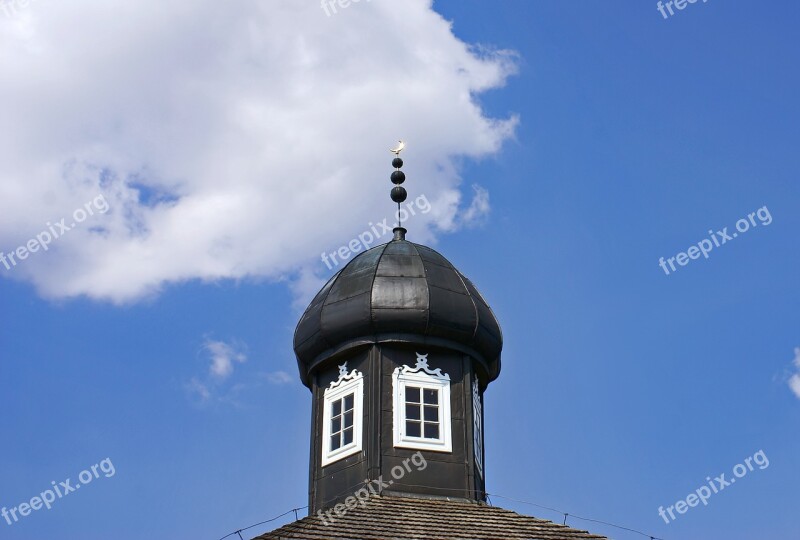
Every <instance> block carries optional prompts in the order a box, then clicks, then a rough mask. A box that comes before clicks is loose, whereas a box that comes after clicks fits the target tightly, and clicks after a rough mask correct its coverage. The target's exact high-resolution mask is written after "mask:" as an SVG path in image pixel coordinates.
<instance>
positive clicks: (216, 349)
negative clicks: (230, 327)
mask: <svg viewBox="0 0 800 540" xmlns="http://www.w3.org/2000/svg"><path fill="white" fill-rule="evenodd" d="M203 348H204V349H205V350H206V351H207V352H208V353H209V355H210V357H211V365H210V367H209V375H210V376H211V377H214V378H215V379H218V380H220V381H224V380H225V379H227V378H228V377H230V376H231V374H232V373H233V366H234V363H235V362H239V363H244V362H246V361H247V355H246V354H244V353H243V352H241V351H239V350H238V349H237V348H236V346H234V345H229V344H227V343H225V342H224V341H212V340H206V342H205V344H204V345H203Z"/></svg>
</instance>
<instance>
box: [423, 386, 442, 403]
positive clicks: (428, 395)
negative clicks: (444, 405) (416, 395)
mask: <svg viewBox="0 0 800 540" xmlns="http://www.w3.org/2000/svg"><path fill="white" fill-rule="evenodd" d="M425 403H428V404H430V405H438V404H439V391H438V390H428V389H427V388H426V389H425Z"/></svg>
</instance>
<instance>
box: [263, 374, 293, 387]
mask: <svg viewBox="0 0 800 540" xmlns="http://www.w3.org/2000/svg"><path fill="white" fill-rule="evenodd" d="M264 376H265V377H266V379H267V381H269V382H270V383H271V384H288V383H290V382H292V381H293V380H294V378H293V377H292V376H291V375H289V374H288V373H286V372H285V371H273V372H270V373H265V374H264Z"/></svg>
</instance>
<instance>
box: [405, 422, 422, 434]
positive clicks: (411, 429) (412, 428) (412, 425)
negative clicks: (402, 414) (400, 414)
mask: <svg viewBox="0 0 800 540" xmlns="http://www.w3.org/2000/svg"><path fill="white" fill-rule="evenodd" d="M406 435H408V436H409V437H420V436H421V435H422V433H421V431H420V424H419V422H406Z"/></svg>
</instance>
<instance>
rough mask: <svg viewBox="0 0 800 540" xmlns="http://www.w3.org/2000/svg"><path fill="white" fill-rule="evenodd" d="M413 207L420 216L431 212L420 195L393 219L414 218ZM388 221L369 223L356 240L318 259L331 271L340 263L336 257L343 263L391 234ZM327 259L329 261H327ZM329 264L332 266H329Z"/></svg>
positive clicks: (428, 202)
mask: <svg viewBox="0 0 800 540" xmlns="http://www.w3.org/2000/svg"><path fill="white" fill-rule="evenodd" d="M415 206H416V207H417V208H418V209H419V212H420V214H427V213H428V212H430V211H431V203H430V201H428V198H427V197H426V196H425V195H420V196H419V197H417V198H416V199H414V200H413V201H411V202H408V203H406V205H405V206H404V207H403V208H400V209H399V210H398V211H397V212H395V219H397V221H399V222H403V221H407V220H408V219H409V217H410V216H416V215H417V211H416V210H415V208H414V207H415ZM388 221H389V218H384V220H383V221H379V222H377V223H375V224H373V223H372V222H370V223H369V225H367V227H368V228H367V230H366V231H364V232H362V233H361V234H359V235H358V238H353V239H352V240H350V242H348V243H347V244H345V245H343V246H342V247H340V248H339V249H337V250H334V251H332V252H331V253H323V254H322V255H321V256H320V259H322V262H324V263H325V264H326V265H327V266H328V270H333V267H334V266H338V265H339V264H340V261H337V260H336V256H337V255H338V256H339V258H340V259H341V262H344V261H346V260H347V259H349V258H350V256H351V255H353V254H354V253H358V252H359V251H362V250H365V249H369V247H370V246H371V245H372V244H374V243H375V242H377V241H378V240H380V239H381V238H382V237H383V236H384V235H385V234H391V232H392V229H393V228H394V227H395V224H392V225H389V223H387V222H388ZM378 229H380V230H378ZM329 257H330V260H329V259H328V258H329ZM331 262H332V263H333V264H331Z"/></svg>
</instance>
